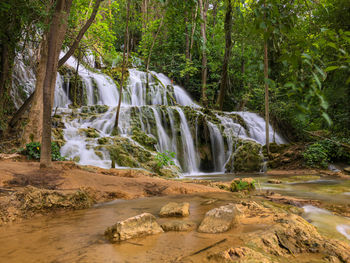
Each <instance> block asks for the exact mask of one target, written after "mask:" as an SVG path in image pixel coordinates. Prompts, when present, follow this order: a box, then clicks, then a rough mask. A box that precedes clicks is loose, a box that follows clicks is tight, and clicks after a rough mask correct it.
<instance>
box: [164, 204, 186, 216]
mask: <svg viewBox="0 0 350 263" xmlns="http://www.w3.org/2000/svg"><path fill="white" fill-rule="evenodd" d="M189 209H190V204H189V203H186V202H184V203H175V202H170V203H168V204H166V205H165V206H163V207H162V208H161V209H160V212H159V216H161V217H185V216H189V215H190V211H189Z"/></svg>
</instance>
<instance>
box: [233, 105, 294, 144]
mask: <svg viewBox="0 0 350 263" xmlns="http://www.w3.org/2000/svg"><path fill="white" fill-rule="evenodd" d="M233 113H235V114H238V115H240V116H241V117H242V118H243V119H244V121H245V123H246V124H247V127H248V128H249V134H250V138H251V139H254V140H255V141H257V142H258V143H260V144H261V145H265V143H266V137H265V136H266V127H265V126H266V122H265V120H264V118H262V117H261V116H259V115H258V114H256V113H253V112H247V111H239V112H233ZM269 139H270V142H275V143H277V144H285V143H287V142H286V140H285V139H284V138H283V137H282V136H281V135H280V134H278V133H277V132H275V130H274V129H273V128H272V126H271V124H270V125H269Z"/></svg>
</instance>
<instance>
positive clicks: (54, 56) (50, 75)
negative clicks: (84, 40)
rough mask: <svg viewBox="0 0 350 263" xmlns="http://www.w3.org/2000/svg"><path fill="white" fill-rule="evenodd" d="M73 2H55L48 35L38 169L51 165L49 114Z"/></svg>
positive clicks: (58, 0)
mask: <svg viewBox="0 0 350 263" xmlns="http://www.w3.org/2000/svg"><path fill="white" fill-rule="evenodd" d="M72 1H73V0H57V1H56V6H55V10H54V13H53V17H52V20H51V24H50V29H49V33H48V42H47V43H48V49H47V61H46V68H45V76H44V85H43V120H42V121H43V122H42V139H41V153H40V167H41V168H48V167H51V166H52V163H51V112H52V99H53V95H52V92H54V90H55V84H56V76H57V67H58V59H59V53H60V51H61V49H62V43H63V40H64V36H65V34H66V31H67V20H68V15H69V13H70V8H71V5H72Z"/></svg>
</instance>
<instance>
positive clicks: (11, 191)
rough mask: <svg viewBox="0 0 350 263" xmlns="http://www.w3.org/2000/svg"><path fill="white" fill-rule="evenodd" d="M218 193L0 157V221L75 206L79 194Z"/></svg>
mask: <svg viewBox="0 0 350 263" xmlns="http://www.w3.org/2000/svg"><path fill="white" fill-rule="evenodd" d="M29 186H30V188H28V187H29ZM220 191H222V190H220V189H217V188H213V187H208V186H204V185H198V184H191V183H184V182H179V181H174V180H166V179H162V178H159V177H156V176H155V174H152V173H150V172H147V171H144V170H132V169H121V170H119V169H109V170H107V169H102V168H96V167H91V166H79V165H76V164H75V163H73V162H54V163H53V168H52V169H40V168H39V163H38V162H29V161H23V160H13V159H5V160H4V159H3V160H0V225H1V221H2V222H8V221H14V220H17V219H18V218H23V217H28V216H32V214H33V213H34V214H36V213H41V212H47V211H49V210H54V208H64V209H69V208H71V209H76V208H79V207H80V206H79V205H77V200H76V196H80V195H81V194H83V196H85V195H87V196H88V199H91V200H93V202H94V203H96V202H105V201H109V200H114V199H118V198H120V199H134V198H141V197H149V196H163V195H174V194H190V193H200V192H220ZM72 199H73V201H72ZM28 200H29V201H28ZM81 201H82V203H83V205H82V207H86V205H85V202H86V201H87V200H86V199H84V198H83V199H82V200H81ZM33 207H35V211H33ZM49 208H52V209H49ZM29 210H30V213H29Z"/></svg>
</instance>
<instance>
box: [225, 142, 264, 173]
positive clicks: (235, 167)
mask: <svg viewBox="0 0 350 263" xmlns="http://www.w3.org/2000/svg"><path fill="white" fill-rule="evenodd" d="M262 164H263V155H262V154H261V145H260V144H258V143H256V142H253V141H250V140H246V141H241V142H240V145H238V147H237V150H236V151H235V152H233V153H232V155H231V157H230V159H229V161H228V162H227V163H226V166H225V169H226V172H259V171H260V170H261V168H262Z"/></svg>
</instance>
